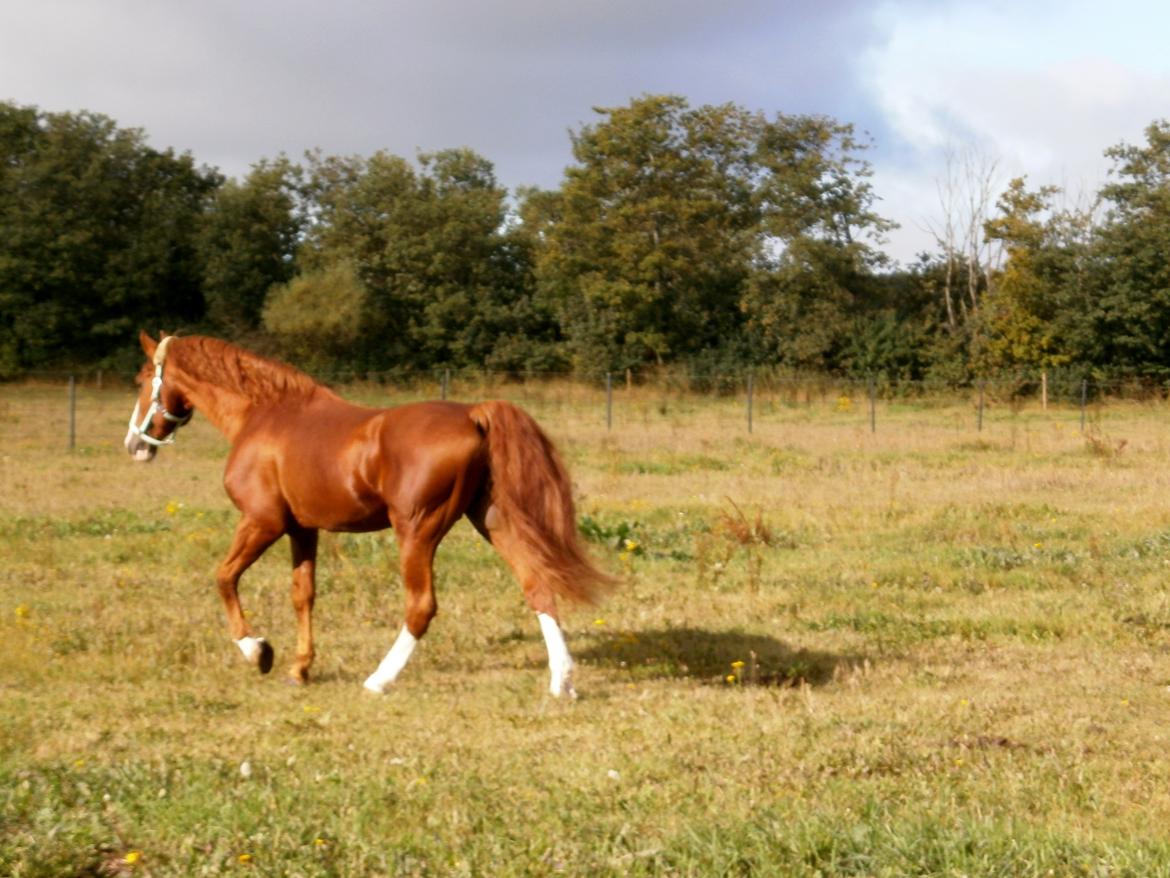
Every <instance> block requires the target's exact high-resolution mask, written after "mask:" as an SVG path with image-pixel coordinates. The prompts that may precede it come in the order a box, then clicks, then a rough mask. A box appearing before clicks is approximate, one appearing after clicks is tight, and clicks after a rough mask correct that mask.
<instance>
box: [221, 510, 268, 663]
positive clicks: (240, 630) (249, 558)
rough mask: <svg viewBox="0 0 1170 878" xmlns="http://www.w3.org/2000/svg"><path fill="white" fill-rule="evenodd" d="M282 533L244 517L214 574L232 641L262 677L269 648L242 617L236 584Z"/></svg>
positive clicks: (261, 521)
mask: <svg viewBox="0 0 1170 878" xmlns="http://www.w3.org/2000/svg"><path fill="white" fill-rule="evenodd" d="M283 532H284V528H283V526H281V525H274V524H273V523H270V522H266V521H264V520H261V519H257V518H252V517H249V516H244V517H243V518H241V519H240V523H239V524H237V525H236V533H235V536H234V537H233V538H232V547H231V548H230V549H229V550H228V554H227V557H226V558H224V559H223V563H222V564H220V565H219V570H218V571H217V572H216V575H215V580H216V584H217V585H218V586H219V596H220V598H222V599H223V607H224V610H225V611H226V612H227V618H228V627H229V629H230V630H231V633H232V639H233V640H234V641H235V642H236V646H238V647H239V648H240V652H242V653H243V654H244V658H246V659H247V660H248V661H250V662H252V663H253V664H254V665H256V666H257V667H258V668H259V669H260V673H262V674H267V673H268V672H269V671H271V670H272V660H273V652H272V647H271V646H269V644H268V641H266V640H265V639H264V638H263V637H254V636H253V635H252V627H251V626H250V625H249V624H248V620H247V619H245V618H244V611H243V609H241V607H240V593H239V582H240V577H241V576H242V575H243V573H244V571H245V570H247V569H248V568H249V567H251V566H252V562H254V561H255V560H256V559H257V558H259V557H260V556H261V555H263V554H264V550H265V549H267V548H268V547H269V546H271V545H272V544H273V543H274V542H276V541H277V540H278V539H280V536H281V534H282V533H283Z"/></svg>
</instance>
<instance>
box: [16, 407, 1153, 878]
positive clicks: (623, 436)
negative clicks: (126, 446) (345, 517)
mask: <svg viewBox="0 0 1170 878" xmlns="http://www.w3.org/2000/svg"><path fill="white" fill-rule="evenodd" d="M63 394H64V391H63V390H62V389H61V388H59V387H48V386H23V387H16V386H7V387H0V558H3V563H2V564H0V874H3V875H13V876H33V875H38V876H63V875H92V876H100V875H109V876H114V875H152V876H163V875H168V876H169V875H176V876H188V875H190V876H195V875H221V874H232V875H248V874H255V875H306V876H309V875H361V876H365V875H371V876H373V875H485V876H497V875H498V876H509V875H560V874H564V875H696V876H708V875H800V876H803V875H808V876H812V875H826V876H828V875H874V876H878V875H882V876H899V875H939V876H943V875H946V876H960V875H967V876H983V875H1002V876H1033V875H1034V876H1046V875H1056V876H1063V875H1083V876H1098V875H1133V876H1148V875H1170V835H1168V833H1167V827H1168V826H1170V760H1168V759H1167V758H1166V753H1167V746H1168V739H1170V596H1168V592H1167V589H1166V586H1165V583H1166V579H1167V574H1168V573H1170V409H1168V408H1167V407H1166V406H1165V405H1164V404H1159V405H1139V404H1134V403H1128V404H1125V403H1118V404H1114V405H1110V406H1108V407H1104V408H1101V409H1099V410H1097V411H1096V412H1094V413H1093V415H1092V417H1091V418H1090V421H1089V424H1088V429H1087V431H1086V432H1085V433H1082V431H1081V429H1080V422H1079V413H1078V412H1076V411H1073V410H1062V409H1052V410H1049V411H1047V412H1040V411H1039V410H1038V409H1035V408H1029V407H1024V408H1019V407H1007V406H993V407H992V408H991V409H989V411H988V412H987V417H986V421H985V423H984V428H983V430H982V432H979V433H976V432H975V420H974V413H973V409H972V407H971V404H970V402H969V401H967V400H957V401H950V402H947V401H938V402H936V403H932V404H926V403H922V402H918V403H915V404H913V405H911V404H894V403H889V404H883V405H882V408H881V411H880V413H879V417H880V427H879V430H878V431H877V433H871V432H870V429H869V423H868V420H867V419H866V417H865V416H864V413H863V412H862V411H861V409H862V408H863V405H864V403H863V401H860V402H859V401H857V400H850V399H847V398H842V399H837V400H830V401H829V403H828V404H824V405H816V406H813V405H798V404H792V405H790V404H785V403H782V402H779V401H775V400H773V401H769V400H767V399H761V400H760V401H759V404H758V406H757V411H756V422H755V431H754V432H753V433H752V434H751V435H750V436H749V435H748V434H747V432H746V429H745V425H744V424H743V423H742V419H741V415H742V404H741V402H740V401H735V400H722V401H721V400H711V399H699V398H692V397H685V396H673V397H669V398H666V397H662V398H659V397H655V396H653V395H650V394H645V395H641V396H639V395H638V394H639V391H638V390H637V389H635V390H634V391H633V392H632V393H631V394H630V395H629V396H627V395H626V394H627V391H625V390H624V389H622V390H621V391H619V403H620V404H619V407H618V416H617V417H616V418H615V422H614V429H613V430H612V431H606V430H605V420H604V410H603V409H601V408H599V407H598V405H597V404H596V402H597V400H596V396H595V395H593V396H590V395H589V393H588V392H586V391H580V392H579V393H578V392H577V391H572V390H571V389H568V388H550V389H548V391H547V392H544V393H537V392H529V393H528V394H527V395H526V396H525V400H524V402H525V404H526V406H527V407H529V408H530V410H531V411H532V412H533V413H534V414H535V415H536V416H537V417H538V419H540V420H541V421H542V423H543V424H544V425H545V427H546V429H547V430H548V431H549V432H550V433H551V434H552V435H553V436H554V437H555V438H556V439H557V441H558V442H559V443H560V445H561V447H562V449H563V452H564V454H565V457H566V460H567V462H568V464H569V467H570V469H571V471H572V473H573V475H574V479H575V482H576V486H577V492H578V498H579V512H580V514H581V517H582V528H583V530H584V532H585V533H586V534H587V535H588V536H589V538H590V539H591V541H592V547H593V550H594V552H595V554H596V555H597V557H598V558H599V559H600V560H601V561H602V563H603V564H604V566H606V567H607V568H608V569H610V570H612V571H614V572H618V573H621V574H622V575H623V576H624V584H623V585H622V587H621V588H620V589H619V590H618V591H617V592H616V593H615V595H614V596H613V597H612V599H611V600H609V601H608V602H607V603H606V604H605V605H604V606H603V607H601V608H598V609H590V610H583V611H577V612H575V613H572V614H569V615H568V617H567V619H566V623H565V629H566V636H567V638H568V642H569V647H570V649H571V650H572V651H573V654H574V658H575V659H576V660H577V663H578V669H577V673H576V685H577V688H578V690H579V691H580V693H581V698H580V699H579V700H578V701H576V702H569V703H566V702H561V701H556V700H553V699H551V698H549V697H548V696H547V695H546V694H545V687H546V684H547V669H546V667H545V659H546V656H545V650H544V645H543V642H542V640H541V637H540V632H539V628H538V626H537V625H536V622H535V620H534V619H533V618H532V616H531V614H530V613H529V612H528V611H527V610H526V608H525V605H524V602H523V600H522V597H521V595H520V590H519V588H518V586H517V585H516V583H515V582H514V581H513V580H512V578H511V577H510V575H509V574H508V573H507V571H506V570H505V568H504V566H503V564H502V563H501V562H500V561H499V559H498V558H497V557H496V556H495V554H494V552H493V551H492V550H491V548H490V547H489V546H487V545H486V544H484V543H483V542H482V541H481V540H480V539H479V538H478V537H477V536H476V535H475V534H474V532H473V531H472V530H471V528H470V527H469V526H467V525H465V524H461V525H459V526H458V527H457V528H456V530H455V531H454V532H452V534H451V535H450V536H449V537H448V538H447V540H446V541H445V542H444V544H443V546H442V547H441V549H440V552H439V557H438V562H437V570H438V582H439V585H438V592H439V604H440V615H439V617H438V619H437V620H436V621H435V624H434V625H433V626H432V628H431V632H430V633H429V634H428V635H427V637H426V639H425V640H424V642H423V644H422V645H421V646H420V648H419V650H418V652H417V653H416V654H415V657H414V659H413V660H412V662H411V664H410V666H409V667H408V668H407V670H406V671H405V672H404V674H403V675H402V677H401V678H400V680H399V683H398V684H397V686H396V688H395V689H394V691H393V692H392V693H391V694H389V695H388V696H386V697H384V698H377V697H375V696H370V695H367V694H366V693H364V692H363V691H362V689H361V681H362V680H363V679H364V677H365V675H366V674H368V673H369V672H370V671H371V670H372V669H373V668H374V666H375V665H376V664H377V662H378V660H379V659H380V658H381V656H382V655H383V654H384V653H385V651H386V649H387V648H388V647H389V645H390V643H391V642H392V640H393V638H394V635H395V633H396V631H397V628H398V626H399V624H400V618H401V617H400V613H401V607H402V595H401V586H400V582H399V581H398V576H397V573H396V567H395V564H394V559H395V555H396V549H395V547H394V543H393V539H392V538H391V537H390V536H389V535H370V536H352V535H349V536H328V537H324V538H323V540H322V550H321V564H320V572H319V598H318V603H317V614H316V619H317V633H318V643H317V647H318V660H317V664H316V666H315V677H314V681H313V683H312V684H311V685H309V686H307V687H304V688H296V687H291V686H288V685H285V684H284V682H283V680H282V679H281V677H282V674H281V673H280V672H279V671H280V670H281V667H282V665H283V664H284V662H285V661H287V660H289V659H290V658H291V647H292V644H293V640H294V629H293V613H292V609H291V606H290V605H289V602H288V580H289V575H288V557H287V556H288V551H287V548H286V547H284V546H283V545H281V546H277V547H275V548H274V549H273V550H272V551H271V552H270V553H269V555H268V556H266V557H265V558H264V559H263V560H262V561H261V562H260V563H259V564H258V565H257V566H256V567H255V568H253V570H252V571H251V572H250V573H249V574H248V575H246V576H245V578H244V581H243V588H242V594H243V599H244V603H245V607H246V608H247V609H248V611H249V613H250V616H251V618H252V620H253V623H254V625H255V626H256V627H257V629H258V630H259V632H261V633H263V634H265V635H266V636H267V637H268V638H269V639H270V640H271V641H272V642H273V644H274V645H275V646H276V648H277V663H278V668H277V672H274V673H273V674H271V675H269V676H268V677H260V676H258V675H256V674H255V672H254V671H253V670H252V669H251V668H250V667H249V666H246V665H245V664H244V663H243V661H242V660H241V658H240V656H239V653H238V650H237V649H236V648H235V646H234V645H233V644H232V643H231V641H230V640H229V638H228V635H227V631H226V626H225V623H224V620H223V616H222V611H221V607H220V603H219V599H218V597H217V596H216V594H215V588H214V584H213V571H214V569H215V566H216V565H217V563H218V561H219V559H220V557H221V556H222V554H223V553H224V552H225V550H226V548H227V545H228V541H229V538H230V535H231V531H232V527H233V524H234V518H235V516H234V512H233V510H232V509H231V507H230V504H229V503H228V501H227V499H226V497H225V496H224V494H223V492H222V489H221V487H220V483H219V478H220V471H221V468H222V464H223V460H224V456H225V452H226V446H225V443H224V442H223V440H222V439H221V438H220V437H219V436H218V434H216V433H215V432H214V431H213V430H212V428H210V427H209V426H208V425H207V424H206V423H205V422H203V421H201V420H199V419H198V418H197V419H196V420H195V422H193V423H192V425H191V426H190V427H188V428H185V430H184V431H183V432H182V434H181V436H180V439H179V442H178V444H177V445H175V446H174V447H171V448H164V449H163V450H162V451H161V453H160V455H159V459H158V460H157V461H156V462H155V463H154V464H152V465H149V466H136V465H134V464H132V463H131V462H130V461H129V459H128V458H127V457H126V455H125V454H124V452H123V450H122V448H121V445H120V441H121V438H122V435H123V433H124V431H125V418H126V417H127V415H128V414H129V407H130V405H131V396H130V393H129V392H128V391H123V392H120V393H119V392H114V391H112V390H107V391H105V392H95V391H85V392H84V393H82V395H81V399H80V403H79V411H78V447H77V449H76V450H75V451H74V452H72V453H66V452H65V451H64V446H65V430H66V427H65V423H64V420H63V416H62V406H61V401H62V399H63ZM350 395H351V396H354V395H356V396H358V397H362V398H364V399H365V400H366V401H376V400H378V399H382V400H384V401H389V398H388V397H386V396H385V395H384V394H383V393H382V392H380V391H376V390H374V389H365V390H362V389H355V391H354V392H353V393H351V394H350Z"/></svg>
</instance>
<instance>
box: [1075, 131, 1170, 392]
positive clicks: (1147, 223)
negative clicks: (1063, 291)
mask: <svg viewBox="0 0 1170 878" xmlns="http://www.w3.org/2000/svg"><path fill="white" fill-rule="evenodd" d="M1106 155H1107V156H1108V157H1109V158H1111V159H1112V160H1113V161H1114V168H1113V170H1112V174H1113V176H1114V181H1113V182H1111V183H1110V184H1108V185H1107V186H1105V187H1104V188H1103V190H1102V192H1101V194H1102V197H1103V198H1104V199H1105V201H1106V202H1107V203H1108V205H1109V211H1108V214H1107V216H1106V218H1105V222H1104V223H1103V224H1102V226H1101V227H1100V228H1099V229H1098V233H1097V235H1096V240H1095V245H1094V253H1093V257H1094V258H1093V266H1092V269H1091V274H1092V277H1091V282H1090V291H1089V295H1087V296H1083V297H1081V299H1080V301H1079V302H1078V303H1077V304H1078V311H1079V314H1078V317H1079V322H1080V323H1081V325H1082V327H1084V329H1082V330H1081V331H1080V332H1078V333H1077V336H1076V337H1077V340H1078V341H1079V344H1078V345H1077V347H1078V349H1079V353H1080V356H1081V358H1083V359H1084V360H1085V361H1087V362H1089V363H1092V364H1094V365H1095V366H1097V367H1098V368H1101V369H1110V370H1124V371H1129V372H1139V373H1145V374H1152V375H1158V376H1168V375H1170V259H1167V254H1168V253H1170V123H1168V122H1165V121H1161V122H1155V123H1154V124H1152V125H1150V126H1149V127H1148V128H1147V129H1146V142H1145V144H1144V145H1141V146H1135V145H1125V144H1122V145H1119V146H1116V147H1113V148H1112V149H1110V150H1108V151H1107V152H1106ZM1086 329H1087V331H1085V330H1086Z"/></svg>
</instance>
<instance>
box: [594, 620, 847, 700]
mask: <svg viewBox="0 0 1170 878" xmlns="http://www.w3.org/2000/svg"><path fill="white" fill-rule="evenodd" d="M577 642H578V644H579V645H578V647H577V650H576V651H575V653H574V655H575V657H576V658H577V659H578V660H579V661H580V662H581V663H582V664H589V665H594V666H598V667H605V668H615V669H621V670H624V671H627V672H629V673H630V674H631V675H632V676H633V677H635V678H638V679H663V678H666V679H692V680H697V681H699V682H701V683H710V684H718V685H721V686H726V685H728V684H729V683H734V684H738V685H743V686H801V685H808V686H821V685H824V684H825V683H828V682H830V681H831V680H833V679H834V678H835V677H837V676H838V675H840V674H842V673H844V672H848V671H850V670H851V669H852V668H855V667H857V666H859V665H861V664H862V663H863V662H864V661H865V660H864V658H863V657H861V656H848V655H837V654H833V653H827V652H819V651H817V650H809V649H793V648H792V647H790V646H788V645H787V644H785V643H783V642H782V641H779V640H777V639H776V638H774V637H767V636H765V635H762V634H747V633H745V632H743V631H734V630H732V631H707V630H704V629H701V628H667V629H664V630H659V631H621V632H603V631H591V632H589V633H588V634H586V635H585V636H584V637H581V638H578V640H577Z"/></svg>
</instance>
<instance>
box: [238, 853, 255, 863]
mask: <svg viewBox="0 0 1170 878" xmlns="http://www.w3.org/2000/svg"><path fill="white" fill-rule="evenodd" d="M236 861H237V862H239V864H240V865H241V866H246V865H248V864H249V863H251V862H252V855H251V854H240V855H239V856H238V857H236Z"/></svg>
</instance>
